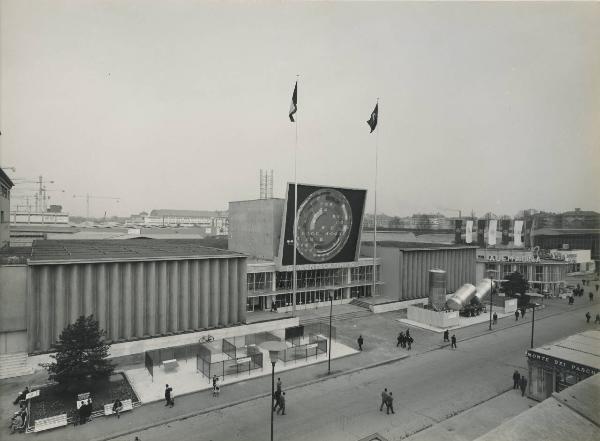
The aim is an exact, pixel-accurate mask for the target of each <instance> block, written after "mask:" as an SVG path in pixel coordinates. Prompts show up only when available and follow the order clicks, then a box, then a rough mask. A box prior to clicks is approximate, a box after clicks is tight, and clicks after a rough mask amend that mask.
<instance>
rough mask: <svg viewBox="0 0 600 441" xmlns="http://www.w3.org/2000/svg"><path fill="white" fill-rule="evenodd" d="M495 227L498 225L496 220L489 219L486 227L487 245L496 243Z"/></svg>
mask: <svg viewBox="0 0 600 441" xmlns="http://www.w3.org/2000/svg"><path fill="white" fill-rule="evenodd" d="M496 227H498V221H497V220H491V221H490V223H489V227H488V245H496Z"/></svg>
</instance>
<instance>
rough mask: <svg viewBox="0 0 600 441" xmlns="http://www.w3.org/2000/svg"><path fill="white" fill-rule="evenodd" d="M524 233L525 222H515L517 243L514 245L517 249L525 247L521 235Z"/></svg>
mask: <svg viewBox="0 0 600 441" xmlns="http://www.w3.org/2000/svg"><path fill="white" fill-rule="evenodd" d="M522 232H523V221H522V220H516V221H515V233H514V236H515V241H514V244H515V246H516V247H522V246H523V242H522V241H521V234H522Z"/></svg>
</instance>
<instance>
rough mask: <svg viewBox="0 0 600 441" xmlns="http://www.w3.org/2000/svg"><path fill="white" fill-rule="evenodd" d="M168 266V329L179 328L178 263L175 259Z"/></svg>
mask: <svg viewBox="0 0 600 441" xmlns="http://www.w3.org/2000/svg"><path fill="white" fill-rule="evenodd" d="M168 266H169V313H170V314H169V317H170V320H169V331H171V332H177V331H178V330H179V263H178V262H177V261H176V260H175V261H172V262H169V263H168Z"/></svg>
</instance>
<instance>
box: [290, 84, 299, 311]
mask: <svg viewBox="0 0 600 441" xmlns="http://www.w3.org/2000/svg"><path fill="white" fill-rule="evenodd" d="M299 80H300V75H296V84H298V81H299ZM296 90H297V89H296ZM297 100H298V97H297V95H296V101H297ZM296 108H297V106H296ZM297 157H298V112H296V144H295V146H294V262H293V269H292V317H294V316H295V315H296V290H297V289H298V281H297V280H296V241H297V235H298V175H297V166H296V159H297Z"/></svg>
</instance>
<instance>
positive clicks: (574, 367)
mask: <svg viewBox="0 0 600 441" xmlns="http://www.w3.org/2000/svg"><path fill="white" fill-rule="evenodd" d="M527 358H528V359H530V360H533V361H539V362H541V363H543V364H545V365H546V366H547V367H554V368H556V369H566V370H570V371H574V372H579V373H581V374H585V375H594V374H597V373H598V372H600V370H599V369H595V368H593V367H589V366H584V365H582V364H579V363H574V362H572V361H567V360H562V359H560V358H556V357H551V356H550V355H546V354H539V353H537V352H533V351H527Z"/></svg>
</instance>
